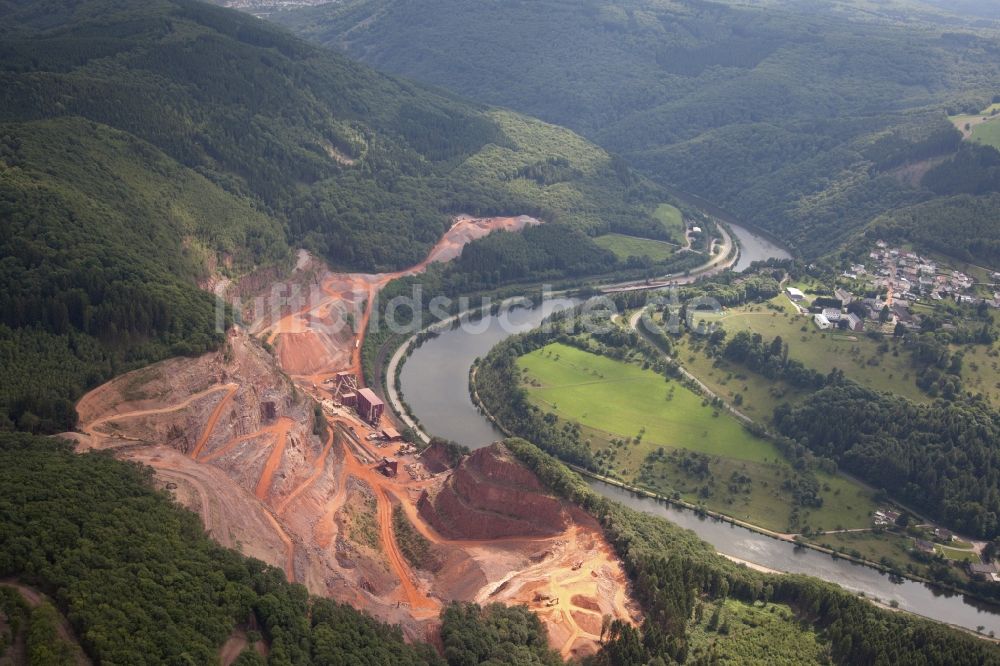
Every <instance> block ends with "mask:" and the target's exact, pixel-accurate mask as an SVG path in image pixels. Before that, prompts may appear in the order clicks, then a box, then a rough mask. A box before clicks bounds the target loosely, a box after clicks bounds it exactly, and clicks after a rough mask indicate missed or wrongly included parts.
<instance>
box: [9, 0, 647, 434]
mask: <svg viewBox="0 0 1000 666" xmlns="http://www.w3.org/2000/svg"><path fill="white" fill-rule="evenodd" d="M665 198H666V195H665V194H664V193H663V192H660V191H658V190H657V189H656V188H655V187H653V186H652V185H650V184H649V182H648V181H645V180H644V179H642V178H640V177H638V176H636V175H635V174H634V173H632V172H631V171H630V170H629V169H628V168H627V167H625V166H624V164H623V163H621V161H620V160H616V159H613V158H612V157H611V156H609V155H608V154H606V153H604V152H603V151H602V150H600V149H599V148H597V147H596V146H594V145H592V144H590V143H588V142H586V141H585V140H583V139H581V138H580V137H578V136H576V135H574V134H573V133H572V132H570V131H568V130H564V129H561V128H557V127H554V126H551V125H547V124H544V123H541V122H538V121H534V120H530V119H527V118H524V117H521V116H517V115H516V114H513V113H510V112H503V111H497V110H491V109H487V108H484V107H480V106H476V105H472V104H468V103H465V102H462V101H459V100H457V99H455V98H453V97H450V96H447V95H444V94H441V93H437V92H432V91H429V90H427V89H426V88H423V87H420V86H418V85H415V84H411V83H407V82H403V81H399V80H396V79H392V78H390V77H387V76H384V75H382V74H379V73H376V72H374V71H373V70H371V69H369V68H367V67H365V66H363V65H359V64H356V63H353V62H351V61H349V60H347V59H345V58H343V57H341V56H338V55H336V54H333V53H329V52H327V51H324V50H322V49H320V48H317V47H315V46H311V45H308V44H306V43H305V42H303V41H301V40H299V39H297V38H295V37H293V36H291V35H289V34H288V33H286V32H285V31H283V30H281V29H278V28H275V27H272V26H269V25H267V24H265V23H263V22H261V21H259V20H257V19H254V18H252V17H248V16H246V15H243V14H240V13H238V12H234V11H229V10H223V9H220V8H216V7H212V6H209V5H204V4H202V3H199V2H195V1H193V0H176V1H174V0H156V1H155V2H113V1H111V0H86V1H85V2H80V3H76V2H72V3H71V2H67V1H65V0H45V1H43V2H25V1H16V2H7V3H3V4H0V225H2V226H0V229H2V231H3V234H2V240H0V285H2V289H0V313H2V314H0V359H2V362H3V367H4V370H5V372H6V377H5V379H6V381H5V382H4V383H3V386H2V388H0V429H10V428H18V429H22V430H30V431H35V432H54V431H59V430H68V429H70V428H72V427H73V425H74V424H75V414H74V411H73V407H72V405H73V403H74V402H75V400H76V399H77V398H78V397H79V396H80V395H81V393H82V392H83V391H85V390H86V389H88V388H91V387H93V386H95V385H97V384H99V383H101V382H103V381H105V380H107V379H108V378H110V377H111V376H113V375H114V374H116V373H118V372H121V371H123V370H127V369H130V368H133V367H136V366H139V365H143V364H146V363H150V362H152V361H156V360H159V359H161V358H163V357H165V356H168V355H176V354H186V353H199V352H203V351H205V350H207V349H211V348H213V347H214V346H215V345H217V344H218V342H219V339H220V331H219V327H218V326H217V321H216V319H217V316H216V312H215V302H214V299H213V298H212V297H210V296H209V295H208V294H206V293H203V292H202V291H201V290H200V289H199V288H198V286H199V284H205V280H206V278H209V277H210V276H212V275H213V274H216V273H217V274H219V275H221V276H224V277H228V278H233V279H237V278H239V277H240V276H242V275H244V274H245V273H247V272H248V271H251V270H254V269H259V268H262V267H276V268H278V269H281V268H282V267H284V266H287V265H289V260H290V256H291V253H290V251H289V247H292V246H305V247H307V248H310V249H312V250H313V251H315V252H317V253H319V254H320V255H321V256H322V257H324V258H325V259H327V260H329V261H330V262H332V263H334V264H335V265H340V266H347V267H351V268H359V269H371V270H382V269H389V268H401V267H405V266H409V265H412V264H415V263H417V262H418V261H420V260H421V259H423V258H424V256H425V255H426V253H427V251H428V250H429V248H430V247H431V246H432V245H433V243H434V242H436V241H437V240H438V238H439V237H440V235H441V233H442V232H443V231H444V230H445V229H446V228H447V226H448V224H449V220H450V216H451V215H452V214H454V213H459V212H466V213H473V214H494V213H495V214H531V215H536V216H539V217H541V218H543V219H544V220H545V221H547V222H549V223H551V224H552V225H553V228H554V229H556V230H555V231H547V232H539V233H541V234H548V235H549V236H553V237H554V238H559V237H561V236H560V234H564V235H565V234H571V235H572V237H573V242H574V243H575V244H576V245H577V246H579V247H580V248H581V253H582V254H581V260H577V261H575V262H574V263H573V265H572V266H565V267H551V266H550V267H547V268H550V269H551V270H550V272H549V274H553V273H552V271H555V272H556V273H560V272H561V273H569V272H574V271H580V270H586V269H587V268H593V269H594V270H600V269H602V268H604V267H605V266H606V263H602V261H600V260H598V261H595V262H594V263H593V264H592V265H590V264H589V263H588V260H589V259H591V258H596V257H598V255H600V253H601V251H600V249H599V248H597V247H596V245H594V243H593V241H592V240H591V238H590V236H589V235H588V234H590V235H593V234H598V233H602V232H606V231H609V230H612V229H614V230H619V231H627V232H632V233H638V234H640V235H647V236H657V234H662V225H661V224H660V222H659V221H658V220H656V218H655V217H654V216H653V213H652V211H653V210H654V209H655V205H656V204H658V203H660V202H661V201H663V200H664V199H665ZM560 225H564V226H565V227H566V228H562V227H561V226H560ZM574 230H575V231H574ZM514 242H515V243H516V242H517V241H514ZM486 243H487V245H488V246H489V247H491V248H495V247H497V246H498V245H502V243H500V242H499V240H498V239H492V240H490V241H488V242H486ZM550 245H551V243H550ZM472 252H473V253H474V251H472ZM486 254H488V252H486V253H483V256H484V257H485V256H486ZM472 256H473V255H472V254H470V258H467V259H466V261H465V262H464V264H463V266H466V267H468V269H469V272H470V277H468V278H463V279H458V278H456V283H458V284H462V285H467V286H475V285H477V284H490V283H492V282H494V281H495V280H496V279H500V276H497V275H495V274H494V273H495V271H493V270H492V269H490V270H486V269H483V268H479V267H477V266H476V265H475V263H474V261H473V259H472ZM552 256H553V254H552V253H551V252H549V254H548V255H547V257H548V259H549V260H550V261H551V259H552ZM537 268H539V266H538V262H537V261H535V262H527V263H525V265H524V266H522V268H521V269H519V270H518V274H523V273H524V271H525V270H535V269H537ZM509 278H510V276H505V279H509ZM223 323H225V320H223Z"/></svg>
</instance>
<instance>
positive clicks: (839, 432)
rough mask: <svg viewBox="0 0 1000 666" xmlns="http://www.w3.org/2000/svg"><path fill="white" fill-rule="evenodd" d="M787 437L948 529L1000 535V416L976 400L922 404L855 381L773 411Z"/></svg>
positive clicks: (977, 534) (982, 534)
mask: <svg viewBox="0 0 1000 666" xmlns="http://www.w3.org/2000/svg"><path fill="white" fill-rule="evenodd" d="M774 422H775V425H776V427H777V428H778V430H779V431H780V432H781V433H782V434H783V435H785V436H787V437H791V438H793V439H796V440H798V441H800V442H801V443H802V444H804V445H805V446H807V447H808V448H809V449H810V450H812V451H813V452H814V453H816V454H817V455H821V456H824V457H828V458H832V459H834V460H836V461H837V463H838V464H839V465H840V466H841V467H843V468H844V469H846V470H847V471H849V472H851V473H852V474H856V475H857V476H859V477H861V478H862V479H865V480H866V481H868V482H869V483H872V484H874V485H876V486H878V487H881V488H884V489H885V490H887V491H889V493H890V494H892V495H893V496H896V497H898V498H899V499H900V500H902V501H904V502H906V503H908V504H912V505H913V507H914V508H916V509H917V510H920V511H923V512H925V513H926V514H927V515H929V516H932V517H934V518H935V519H938V520H941V521H943V522H944V523H945V524H948V525H951V526H954V527H955V528H956V529H959V530H962V531H963V532H965V533H968V534H973V535H975V536H978V537H983V538H987V539H989V538H993V537H995V536H997V535H998V534H1000V524H998V522H997V516H998V515H1000V448H998V443H1000V415H998V414H997V413H996V411H995V410H993V409H991V408H990V407H989V406H988V405H985V404H982V403H980V402H977V401H975V400H973V399H968V400H964V399H963V400H957V401H953V402H947V403H946V402H935V403H932V404H930V405H926V406H923V405H917V404H914V403H912V402H909V401H908V400H905V399H904V398H898V397H894V396H891V395H887V394H880V393H875V392H873V391H869V390H868V389H865V388H862V387H860V386H857V385H856V384H852V383H843V384H838V385H832V386H829V387H827V388H824V389H822V390H820V391H817V392H816V393H815V394H813V395H812V396H810V398H809V400H807V401H805V402H804V403H802V404H801V405H798V406H796V407H788V406H787V405H786V406H782V407H779V408H778V409H777V410H775V414H774Z"/></svg>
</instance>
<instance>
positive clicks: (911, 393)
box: [681, 296, 929, 402]
mask: <svg viewBox="0 0 1000 666" xmlns="http://www.w3.org/2000/svg"><path fill="white" fill-rule="evenodd" d="M782 299H784V300H785V301H787V299H785V297H784V296H777V297H775V298H774V299H772V301H771V304H773V305H775V306H777V307H779V308H781V309H782V312H776V311H774V310H772V309H770V308H768V307H766V306H765V305H761V304H757V305H749V306H744V307H739V308H732V309H729V310H726V311H725V312H724V313H722V314H721V315H710V314H705V315H703V316H700V317H699V318H700V319H704V320H705V321H707V322H710V321H714V322H717V323H719V324H720V325H721V326H722V327H723V328H724V329H725V330H726V331H727V332H729V333H730V334H732V333H735V332H736V331H739V330H749V331H751V332H754V333H760V334H761V335H762V336H764V338H765V339H768V340H771V339H773V338H774V337H775V336H779V335H780V336H781V339H782V340H784V341H785V342H786V343H788V348H789V353H788V355H789V357H790V358H793V359H797V360H799V361H801V362H802V363H804V364H805V365H806V367H808V368H812V369H813V370H817V371H819V372H822V373H823V374H826V373H828V372H830V371H831V370H833V369H834V368H839V369H840V370H843V371H844V374H845V375H846V376H848V377H849V378H851V379H853V380H854V381H856V382H857V383H859V384H861V385H862V386H867V387H868V388H871V389H875V390H878V391H888V392H892V393H895V394H897V395H901V396H903V397H906V398H909V399H910V400H914V401H916V402H927V401H928V400H929V398H928V396H927V395H926V394H925V393H923V392H922V391H921V390H920V389H919V388H918V387H917V385H916V372H915V371H914V370H913V368H911V367H910V355H909V353H908V352H907V351H906V350H904V349H903V348H902V347H899V346H897V343H896V342H895V341H894V340H891V339H890V340H886V341H884V342H880V341H876V340H872V339H871V338H869V337H867V336H866V335H865V334H864V333H849V332H840V331H821V330H819V329H818V328H816V326H815V325H814V324H813V322H812V319H811V318H809V317H806V316H799V315H794V314H792V313H791V312H789V311H788V310H787V309H786V307H785V304H784V303H783V302H782ZM883 344H885V345H887V346H886V347H883V348H882V349H880V345H883ZM681 361H682V363H686V362H687V361H686V360H685V359H684V358H682V359H681ZM695 374H697V373H695ZM745 398H746V396H745Z"/></svg>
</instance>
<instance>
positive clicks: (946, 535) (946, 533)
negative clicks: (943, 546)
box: [934, 527, 955, 542]
mask: <svg viewBox="0 0 1000 666" xmlns="http://www.w3.org/2000/svg"><path fill="white" fill-rule="evenodd" d="M934 536H936V537H937V538H938V539H941V540H942V541H945V542H948V541H951V540H952V539H954V538H955V535H954V534H952V533H951V530H946V529H945V528H943V527H935V528H934Z"/></svg>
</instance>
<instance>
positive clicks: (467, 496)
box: [418, 444, 569, 539]
mask: <svg viewBox="0 0 1000 666" xmlns="http://www.w3.org/2000/svg"><path fill="white" fill-rule="evenodd" d="M418 506H419V507H420V516H421V517H422V518H423V519H424V520H426V521H427V522H428V523H430V524H431V525H432V526H434V529H436V530H437V531H438V532H440V533H441V534H443V535H445V536H448V537H449V538H453V539H455V538H468V539H502V538H506V537H515V536H522V537H524V536H551V535H554V534H559V533H561V532H563V531H565V529H566V528H567V526H568V523H569V516H568V514H567V513H566V512H565V511H564V510H563V506H562V503H561V502H560V501H559V500H558V499H556V498H554V497H551V496H549V495H547V494H544V493H543V492H542V488H541V485H540V484H539V482H538V479H537V478H535V476H534V475H533V474H532V473H531V472H529V471H528V470H527V469H525V468H524V467H522V466H520V465H519V464H517V463H516V462H515V461H514V460H513V458H512V456H511V455H510V452H509V451H507V450H506V448H504V447H503V445H501V444H494V445H493V446H491V447H488V448H485V449H479V450H478V451H476V452H475V453H473V454H472V455H471V456H469V457H468V458H466V459H465V460H463V461H462V463H461V464H459V466H458V467H457V468H456V469H455V471H454V472H453V473H452V474H451V475H449V477H448V478H447V480H446V481H445V482H444V483H443V484H442V485H441V486H440V487H439V488H436V489H431V490H425V491H424V492H423V494H422V495H421V497H420V502H419V504H418Z"/></svg>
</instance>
